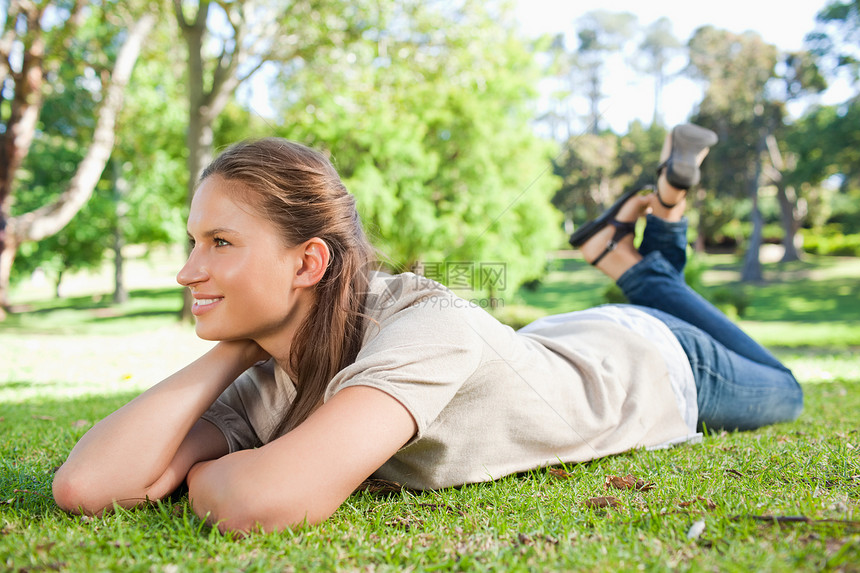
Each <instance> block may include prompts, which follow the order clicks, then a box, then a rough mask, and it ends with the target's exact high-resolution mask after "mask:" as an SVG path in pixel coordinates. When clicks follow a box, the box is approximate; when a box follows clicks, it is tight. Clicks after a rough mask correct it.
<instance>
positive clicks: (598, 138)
mask: <svg viewBox="0 0 860 573" xmlns="http://www.w3.org/2000/svg"><path fill="white" fill-rule="evenodd" d="M665 136H666V130H665V129H664V128H663V127H661V126H659V125H656V124H654V125H651V126H650V127H648V128H645V127H644V126H642V124H641V123H638V122H635V123H633V124H632V125H631V126H630V131H629V132H628V133H627V134H626V135H624V136H618V135H615V134H613V133H611V132H605V133H602V134H600V135H594V134H583V135H578V136H576V137H573V138H571V139H570V140H569V141H567V142H566V143H565V144H564V146H563V149H562V151H561V153H560V154H559V155H558V156H557V157H556V158H555V159H554V160H553V169H554V171H555V173H556V174H557V175H558V176H560V177H562V185H561V187H560V188H559V189H558V190H557V191H556V193H555V195H554V197H553V204H555V206H556V207H558V208H559V210H561V211H562V212H563V213H564V214H565V216H566V217H567V218H568V219H570V220H572V221H577V222H584V221H587V220H589V219H593V218H594V217H596V216H597V215H598V214H599V213H600V212H601V211H602V210H603V209H604V208H606V207H607V206H608V205H609V204H611V203H612V201H613V200H614V199H615V198H616V197H617V196H618V195H620V194H621V193H622V192H623V191H624V190H625V189H627V188H643V187H645V186H646V185H649V184H653V183H655V179H656V175H655V174H656V169H657V165H658V164H659V158H660V149H661V148H662V146H663V139H664V138H665Z"/></svg>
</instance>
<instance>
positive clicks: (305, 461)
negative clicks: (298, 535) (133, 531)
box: [188, 386, 417, 532]
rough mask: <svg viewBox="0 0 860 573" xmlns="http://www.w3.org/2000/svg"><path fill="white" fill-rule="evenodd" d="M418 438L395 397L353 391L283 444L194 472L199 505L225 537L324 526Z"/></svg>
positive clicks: (192, 486)
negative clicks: (363, 484) (358, 489)
mask: <svg viewBox="0 0 860 573" xmlns="http://www.w3.org/2000/svg"><path fill="white" fill-rule="evenodd" d="M416 431H417V426H416V424H415V421H414V420H413V419H412V415H411V414H410V413H409V411H408V410H407V409H406V408H405V407H404V406H403V404H401V403H400V402H399V401H397V400H396V399H395V398H393V397H392V396H390V395H388V394H386V393H385V392H382V391H381V390H377V389H376V388H370V387H367V386H353V387H349V388H345V389H343V390H341V391H340V392H338V393H337V394H335V395H334V396H333V397H332V398H331V399H330V400H329V401H328V402H326V403H325V404H323V405H322V406H320V407H319V408H318V409H317V410H316V411H315V412H314V413H313V414H311V415H310V417H309V418H308V419H307V420H305V421H304V422H303V423H302V424H300V425H299V426H298V427H297V428H296V429H294V430H291V431H290V432H288V433H287V434H285V435H283V436H281V437H280V438H278V439H277V440H274V441H272V442H269V443H268V444H266V445H265V446H263V447H261V448H256V449H253V450H242V451H238V452H234V453H232V454H229V455H225V456H223V457H221V458H218V459H216V460H212V461H205V462H201V463H197V464H195V465H194V466H193V467H192V468H191V471H189V472H188V492H189V497H190V499H191V505H192V507H193V508H194V512H195V513H196V514H197V515H198V516H199V517H201V518H202V519H206V520H207V521H208V522H209V523H211V524H213V525H216V524H217V526H218V527H219V529H221V530H222V531H239V532H249V531H253V530H257V529H262V530H265V531H274V530H281V529H285V528H288V527H294V526H297V525H301V524H302V523H310V524H313V523H319V522H321V521H323V520H325V519H326V518H328V517H329V516H330V515H331V514H332V513H334V511H335V510H337V508H338V507H339V506H340V504H341V503H343V501H344V500H345V499H346V498H347V497H348V496H349V495H350V494H351V493H352V492H353V491H354V490H355V488H356V487H358V486H359V485H360V484H361V482H362V481H363V480H364V479H366V478H367V476H369V475H370V474H372V473H373V472H374V471H375V470H376V469H377V468H379V466H381V465H382V464H383V463H385V461H386V460H388V459H389V458H390V457H391V456H392V455H394V454H395V453H396V452H397V450H398V449H400V448H401V447H402V446H403V445H404V444H405V443H406V442H407V441H409V439H410V438H411V437H412V436H413V435H414V434H415V432H416Z"/></svg>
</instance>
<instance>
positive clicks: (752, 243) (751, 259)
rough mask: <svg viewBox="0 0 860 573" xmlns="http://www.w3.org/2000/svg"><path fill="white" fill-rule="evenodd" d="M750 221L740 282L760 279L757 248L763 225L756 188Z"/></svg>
mask: <svg viewBox="0 0 860 573" xmlns="http://www.w3.org/2000/svg"><path fill="white" fill-rule="evenodd" d="M752 201H753V208H752V223H753V230H752V234H751V235H750V238H749V240H748V241H747V250H746V254H744V264H743V268H742V269H741V281H742V282H758V281H761V280H762V270H761V260H760V259H759V250H760V249H761V242H762V228H763V227H764V223H763V219H762V216H761V211H760V210H759V208H758V188H756V191H755V193H754V194H753V197H752Z"/></svg>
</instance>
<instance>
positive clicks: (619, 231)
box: [569, 185, 651, 265]
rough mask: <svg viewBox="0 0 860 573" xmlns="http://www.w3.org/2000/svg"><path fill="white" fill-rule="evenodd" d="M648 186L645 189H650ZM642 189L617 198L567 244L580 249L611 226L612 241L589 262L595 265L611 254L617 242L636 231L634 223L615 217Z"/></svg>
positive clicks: (633, 190)
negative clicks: (612, 232) (612, 229)
mask: <svg viewBox="0 0 860 573" xmlns="http://www.w3.org/2000/svg"><path fill="white" fill-rule="evenodd" d="M650 188H651V186H650V185H649V186H648V187H647V189H650ZM641 191H643V189H631V190H630V191H627V192H626V193H624V194H623V195H622V196H621V197H619V198H618V200H617V201H615V203H613V204H612V206H611V207H609V209H607V210H606V211H604V212H603V213H601V214H600V216H598V217H597V218H596V219H594V220H593V221H589V222H588V223H586V224H584V225H582V226H581V227H580V228H579V229H577V230H576V231H575V232H574V233H573V234H572V235H571V236H570V239H569V242H570V244H571V245H572V246H574V247H581V246H582V245H583V244H584V243H585V242H586V241H588V239H590V238H591V237H593V236H594V235H595V234H597V233H598V232H599V231H600V230H601V229H603V228H605V227H607V226H609V225H612V226H613V227H615V235H613V237H612V239H611V240H610V241H609V243H608V244H607V245H606V249H604V251H603V252H602V253H600V255H599V256H598V257H597V258H596V259H594V260H593V261H591V262H590V264H592V265H597V263H599V262H600V261H601V260H602V259H603V257H605V256H606V255H608V254H609V253H611V252H612V251H614V250H615V247H617V246H618V242H619V241H620V240H621V239H623V238H624V237H626V236H627V235H629V234H630V233H632V232H634V231H635V230H636V221H631V222H626V221H618V220H617V219H616V218H615V216H616V215H617V214H618V212H619V211H621V207H623V206H624V204H625V203H627V201H629V200H630V198H631V197H633V196H634V195H636V194H638V193H640V192H641Z"/></svg>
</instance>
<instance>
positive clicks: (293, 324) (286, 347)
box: [256, 291, 314, 384]
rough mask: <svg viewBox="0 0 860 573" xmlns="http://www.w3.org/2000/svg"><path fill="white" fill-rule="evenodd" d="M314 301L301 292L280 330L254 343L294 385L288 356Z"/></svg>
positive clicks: (311, 297) (304, 292) (294, 381)
mask: <svg viewBox="0 0 860 573" xmlns="http://www.w3.org/2000/svg"><path fill="white" fill-rule="evenodd" d="M313 303H314V299H313V296H312V294H311V293H310V292H308V291H303V292H302V293H301V294H299V296H298V298H297V299H296V304H295V306H294V307H293V312H291V313H290V316H289V317H288V318H287V321H286V323H285V324H284V325H283V327H282V328H279V329H278V330H277V331H276V332H273V333H271V334H269V335H266V336H263V337H260V338H259V339H258V340H257V341H256V342H257V344H259V345H260V347H261V348H262V349H263V350H265V351H266V352H268V353H269V355H271V357H272V358H274V359H275V362H277V363H278V366H280V367H281V369H283V370H284V372H286V373H287V374H288V375H289V377H290V378H291V379H292V381H293V383H294V384H295V383H296V373H295V372H294V371H293V369H292V367H291V365H290V354H291V353H292V347H293V340H294V339H295V337H296V333H297V332H298V330H299V328H300V327H301V325H302V324H304V322H305V320H306V319H307V317H308V316H309V315H310V312H311V309H312V308H313Z"/></svg>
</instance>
